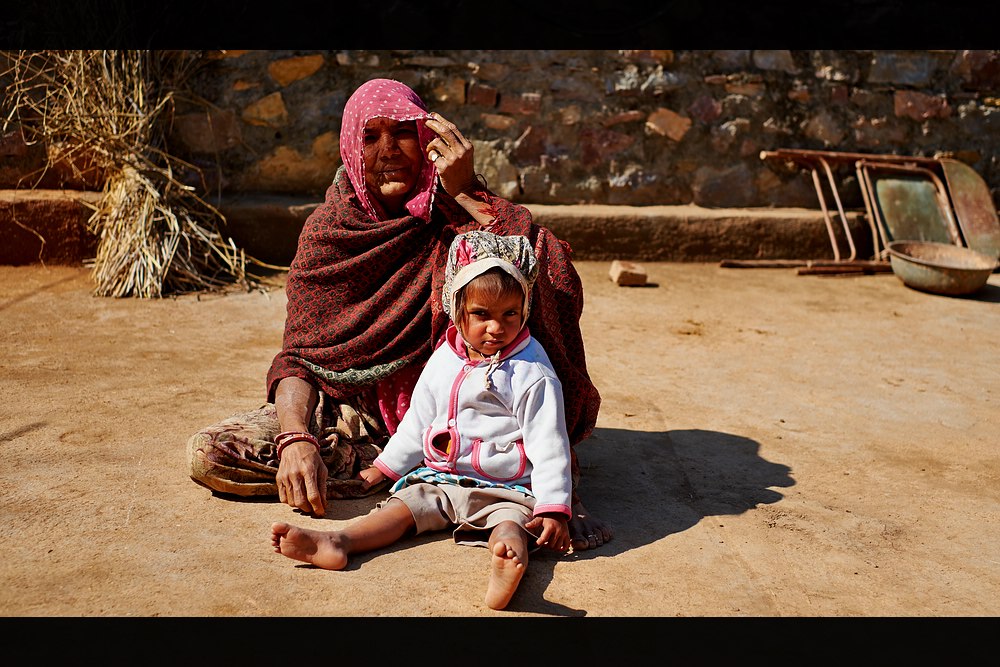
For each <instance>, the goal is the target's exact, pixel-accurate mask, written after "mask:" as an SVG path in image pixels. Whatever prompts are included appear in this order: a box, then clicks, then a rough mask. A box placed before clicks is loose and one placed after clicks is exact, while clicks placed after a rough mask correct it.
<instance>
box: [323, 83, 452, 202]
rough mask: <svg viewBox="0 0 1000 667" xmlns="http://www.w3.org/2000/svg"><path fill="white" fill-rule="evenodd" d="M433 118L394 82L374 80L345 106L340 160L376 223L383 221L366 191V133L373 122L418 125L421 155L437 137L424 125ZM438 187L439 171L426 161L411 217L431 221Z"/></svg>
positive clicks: (411, 93) (412, 94) (406, 88)
mask: <svg viewBox="0 0 1000 667" xmlns="http://www.w3.org/2000/svg"><path fill="white" fill-rule="evenodd" d="M430 117H431V115H430V113H428V111H427V107H426V105H425V104H424V103H423V100H421V99H420V97H419V96H418V95H417V94H416V93H415V92H414V91H413V89H411V88H410V87H409V86H407V85H406V84H404V83H401V82H399V81H395V80H393V79H372V80H371V81H367V82H366V83H363V84H362V85H360V86H359V87H358V89H357V90H355V91H354V94H353V95H351V97H350V99H348V100H347V104H345V105H344V117H343V120H342V122H341V126H340V158H341V160H342V161H343V163H344V168H345V169H346V170H347V176H348V178H349V179H350V181H351V185H352V186H354V191H355V192H356V193H357V194H358V199H359V200H360V201H361V206H362V208H364V210H365V212H366V213H368V215H370V216H371V217H372V218H373V219H375V220H379V219H381V217H380V216H379V214H378V213H377V209H376V207H375V206H374V205H373V204H372V201H371V198H370V195H369V193H368V191H367V189H366V187H365V160H364V155H363V152H364V129H365V124H366V123H367V122H368V121H369V120H371V119H372V118H391V119H393V120H415V121H417V137H418V139H419V141H420V146H421V152H423V149H424V148H426V146H427V144H428V143H429V142H430V140H431V139H433V138H434V136H435V134H434V132H433V131H431V130H430V129H428V128H427V126H426V125H425V123H424V121H425V120H426V119H428V118H430ZM436 184H437V170H436V169H435V168H434V166H433V165H432V164H431V163H430V162H428V161H426V160H425V161H424V165H423V167H422V168H421V170H420V175H419V176H418V178H417V186H416V188H415V190H414V195H413V197H412V198H411V199H410V200H409V201H407V202H406V209H407V210H408V211H409V212H410V214H411V215H415V216H417V217H419V218H422V219H424V220H429V219H430V215H431V205H432V203H433V201H434V190H435V188H436Z"/></svg>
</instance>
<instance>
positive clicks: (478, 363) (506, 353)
mask: <svg viewBox="0 0 1000 667" xmlns="http://www.w3.org/2000/svg"><path fill="white" fill-rule="evenodd" d="M537 273H538V267H537V264H536V260H535V254H534V251H533V249H532V247H531V243H530V242H529V241H528V239H527V238H525V237H523V236H496V235H494V234H491V233H489V232H481V231H473V232H468V233H466V234H460V235H459V236H457V237H456V238H455V240H454V242H453V243H452V245H451V248H450V249H449V254H448V264H447V267H446V269H445V283H444V291H443V301H444V309H445V312H447V313H448V315H449V316H450V317H451V319H452V324H451V325H450V326H449V327H448V330H447V333H446V334H445V340H444V342H443V343H441V344H440V345H439V346H438V348H437V349H436V350H435V351H434V353H433V354H432V355H431V357H430V359H429V360H428V361H427V365H426V366H425V367H424V370H423V372H422V373H421V375H420V379H419V380H418V381H417V384H416V386H415V388H414V390H413V396H412V399H411V402H410V407H409V409H408V410H407V412H406V414H405V415H404V417H403V419H402V420H401V421H400V424H399V428H398V430H397V431H396V433H395V434H394V435H393V436H392V438H390V439H389V441H388V443H387V444H386V446H385V449H384V451H383V452H382V453H381V454H380V455H379V456H378V458H376V459H375V461H374V465H373V466H372V467H371V468H368V469H367V470H363V471H362V473H361V474H362V476H363V477H364V478H365V479H366V480H367V482H368V483H369V484H377V483H379V482H380V481H382V480H383V479H385V478H386V477H388V478H390V479H392V480H396V483H395V485H394V486H393V487H392V495H391V496H390V497H389V498H388V499H387V500H386V501H385V502H384V503H380V504H379V506H378V508H377V509H376V510H375V511H373V512H372V513H370V514H368V515H366V516H363V517H360V518H358V519H355V520H354V521H352V522H351V523H349V524H348V525H347V526H346V527H344V528H343V529H342V530H334V531H329V532H326V531H316V530H308V529H303V528H298V527H295V526H291V525H289V524H287V523H275V524H273V525H272V526H271V544H272V546H273V547H274V550H275V552H277V553H280V554H283V555H285V556H288V557H289V558H293V559H295V560H301V561H305V562H307V563H312V564H313V565H316V566H317V567H322V568H326V569H330V570H339V569H343V568H344V567H345V566H346V565H347V562H348V557H349V556H350V555H351V554H355V553H361V552H366V551H371V550H374V549H378V548H381V547H385V546H388V545H390V544H393V543H394V542H396V541H397V540H399V539H401V538H402V537H404V536H408V535H416V534H419V533H423V532H427V531H436V530H443V529H445V528H449V527H451V528H453V538H454V540H455V541H456V542H458V543H459V544H468V545H478V546H486V547H488V548H489V550H490V553H491V569H490V577H489V582H488V584H487V589H486V604H487V606H489V607H490V608H492V609H503V608H505V607H506V606H507V604H508V602H510V599H511V597H512V596H513V595H514V592H515V591H516V590H517V586H518V583H520V581H521V577H522V576H524V572H525V568H526V566H527V564H528V553H529V551H534V550H535V549H537V548H539V547H542V546H544V547H546V548H549V549H552V550H554V551H557V552H565V551H566V550H568V549H569V546H570V537H569V529H568V527H567V522H568V520H569V518H570V516H571V509H570V503H571V493H572V480H571V477H570V449H569V437H568V435H567V433H566V422H565V416H564V412H563V395H562V386H561V384H560V382H559V379H558V378H557V377H556V373H555V371H554V370H553V369H552V366H551V364H550V362H549V358H548V355H547V354H546V353H545V350H544V349H542V347H541V345H539V344H538V343H537V342H536V341H535V340H534V339H533V338H531V336H530V334H529V332H528V329H527V327H526V326H525V323H526V322H527V319H528V311H529V309H530V307H531V287H532V284H533V283H534V281H535V277H536V276H537Z"/></svg>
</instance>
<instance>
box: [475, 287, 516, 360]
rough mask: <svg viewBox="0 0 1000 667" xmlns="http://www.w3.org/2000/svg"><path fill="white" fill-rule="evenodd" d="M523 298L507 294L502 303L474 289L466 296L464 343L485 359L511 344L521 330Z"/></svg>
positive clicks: (501, 300)
mask: <svg viewBox="0 0 1000 667" xmlns="http://www.w3.org/2000/svg"><path fill="white" fill-rule="evenodd" d="M523 301H524V297H523V296H522V295H521V294H508V295H506V296H502V297H500V298H499V299H490V298H487V297H485V296H484V295H483V294H482V293H481V292H480V291H479V290H478V289H476V287H475V285H469V286H468V287H467V288H466V294H465V313H464V316H463V318H462V322H463V323H462V334H463V335H464V336H465V340H466V341H467V342H468V343H469V345H471V346H472V347H473V349H475V350H476V351H477V352H479V353H480V354H481V355H483V356H485V357H491V356H493V355H494V354H496V352H497V351H498V350H500V349H501V348H503V347H505V346H506V345H508V344H510V342H511V341H513V340H514V337H515V336H517V333H518V332H519V331H520V330H521V309H522V305H523V304H522V302H523Z"/></svg>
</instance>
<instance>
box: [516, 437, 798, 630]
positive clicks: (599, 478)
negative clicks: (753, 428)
mask: <svg viewBox="0 0 1000 667" xmlns="http://www.w3.org/2000/svg"><path fill="white" fill-rule="evenodd" d="M579 447H580V448H579V449H578V450H577V456H578V457H579V459H580V466H581V469H582V470H581V472H582V475H581V480H580V496H581V498H582V499H583V502H584V504H585V505H586V506H587V509H588V510H590V511H591V512H592V513H593V514H594V516H596V517H598V518H600V519H602V520H604V521H606V522H607V523H608V524H610V525H611V527H612V528H613V529H614V539H612V540H611V541H610V542H609V543H607V544H605V545H603V546H601V547H598V548H597V549H593V550H588V551H580V552H575V553H571V554H570V555H569V556H568V557H567V558H568V559H569V560H571V561H572V560H589V559H592V558H606V557H612V556H617V555H619V554H622V553H625V552H627V551H629V550H631V549H635V548H637V547H642V546H644V545H647V544H651V543H653V542H656V541H657V540H660V539H662V538H664V537H666V536H667V535H672V534H674V533H679V532H681V531H683V530H685V529H687V528H690V527H691V526H694V525H695V524H697V523H698V522H699V521H701V520H702V519H704V518H705V517H709V516H722V515H736V514H742V513H743V512H745V511H747V510H749V509H753V508H754V507H756V506H757V505H760V504H768V503H774V502H777V501H779V500H781V499H782V498H783V497H784V496H783V495H782V494H781V493H779V492H777V491H775V490H773V489H772V488H771V487H781V488H786V487H790V486H792V485H793V484H795V482H794V480H793V479H792V477H791V474H790V473H791V468H789V467H788V466H786V465H782V464H780V463H772V462H770V461H767V460H765V459H763V458H761V456H760V455H759V453H758V452H759V450H760V444H759V443H757V442H756V441H754V440H751V439H749V438H744V437H742V436H738V435H731V434H729V433H719V432H717V431H702V430H694V429H692V430H676V431H665V432H664V431H660V432H647V431H629V430H626V429H613V428H597V429H595V430H594V433H593V435H592V436H591V437H590V438H589V439H588V440H586V441H584V442H582V443H581V444H580V445H579ZM567 558H559V557H549V556H547V555H543V556H541V557H538V558H535V559H534V560H533V561H532V568H531V571H529V573H528V575H527V577H526V580H525V581H524V582H522V584H521V587H522V589H526V590H518V592H517V594H516V595H515V597H514V599H513V600H512V601H511V606H510V607H509V608H510V609H511V610H517V611H522V612H535V613H542V614H552V615H559V616H583V615H586V612H585V611H581V610H573V609H569V608H566V607H563V606H562V605H557V604H554V603H551V602H549V601H546V600H545V599H544V597H543V594H544V591H545V589H546V588H547V587H548V584H549V583H550V582H551V580H552V576H553V570H554V567H555V564H556V563H557V562H560V561H565V560H566V559H567Z"/></svg>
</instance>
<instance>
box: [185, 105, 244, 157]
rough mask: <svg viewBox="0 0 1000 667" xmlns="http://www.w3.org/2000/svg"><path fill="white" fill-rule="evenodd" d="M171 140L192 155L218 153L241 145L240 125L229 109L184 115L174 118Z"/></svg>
mask: <svg viewBox="0 0 1000 667" xmlns="http://www.w3.org/2000/svg"><path fill="white" fill-rule="evenodd" d="M171 139H172V140H173V141H177V142H179V143H180V145H181V146H183V147H184V148H186V149H187V150H189V151H191V152H192V153H217V152H219V151H223V150H226V149H227V148H232V147H233V146H236V145H238V144H239V143H240V140H241V134H240V123H239V120H238V119H237V117H236V114H235V113H233V112H232V111H230V110H228V109H219V110H216V109H212V110H207V111H199V112H197V113H187V114H182V115H179V116H177V117H175V118H174V127H173V133H172V135H171Z"/></svg>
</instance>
